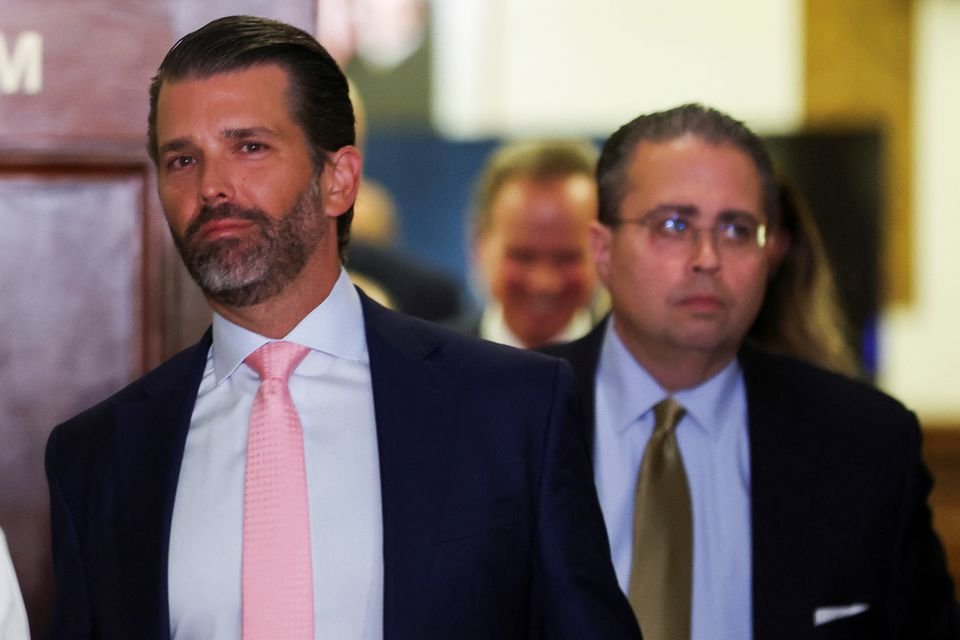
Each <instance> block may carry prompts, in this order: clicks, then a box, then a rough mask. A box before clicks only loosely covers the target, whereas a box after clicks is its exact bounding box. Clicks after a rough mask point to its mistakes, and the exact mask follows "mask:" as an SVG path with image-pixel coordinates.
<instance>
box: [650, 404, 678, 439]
mask: <svg viewBox="0 0 960 640" xmlns="http://www.w3.org/2000/svg"><path fill="white" fill-rule="evenodd" d="M685 413H686V410H685V409H684V408H683V407H682V406H680V403H678V402H677V401H676V400H674V399H673V398H664V399H663V400H661V401H660V402H658V403H657V404H655V405H654V406H653V416H654V419H655V423H654V426H653V431H654V433H656V432H658V431H667V432H670V431H673V430H674V429H675V428H676V427H677V425H678V424H679V423H680V420H681V419H683V416H684V414H685Z"/></svg>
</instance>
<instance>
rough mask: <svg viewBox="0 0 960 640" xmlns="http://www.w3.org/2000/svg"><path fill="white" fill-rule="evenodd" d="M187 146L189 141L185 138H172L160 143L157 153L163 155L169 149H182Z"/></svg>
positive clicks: (169, 150)
mask: <svg viewBox="0 0 960 640" xmlns="http://www.w3.org/2000/svg"><path fill="white" fill-rule="evenodd" d="M189 146H190V141H189V140H188V139H187V138H174V139H173V140H170V141H168V142H164V143H163V144H162V145H160V147H159V148H158V149H157V154H158V155H163V154H165V153H168V152H171V151H173V152H176V151H183V150H184V149H186V148H187V147H189Z"/></svg>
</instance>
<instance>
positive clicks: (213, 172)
mask: <svg viewBox="0 0 960 640" xmlns="http://www.w3.org/2000/svg"><path fill="white" fill-rule="evenodd" d="M232 198H233V181H232V179H231V178H230V175H229V172H228V171H226V170H225V168H224V167H223V165H222V164H221V163H218V162H210V161H207V162H204V163H203V165H202V166H201V167H200V199H201V200H203V202H204V203H207V204H216V203H217V202H219V201H223V200H227V201H229V200H231V199H232Z"/></svg>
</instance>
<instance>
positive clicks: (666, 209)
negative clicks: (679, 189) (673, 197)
mask: <svg viewBox="0 0 960 640" xmlns="http://www.w3.org/2000/svg"><path fill="white" fill-rule="evenodd" d="M660 213H676V214H679V215H681V216H695V215H697V214H698V213H700V209H698V208H697V207H696V206H695V205H692V204H676V203H672V202H663V203H661V204H658V205H657V206H655V207H654V208H653V209H650V210H649V211H647V213H646V214H645V215H648V216H652V215H656V214H660Z"/></svg>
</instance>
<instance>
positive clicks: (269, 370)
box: [244, 342, 310, 382]
mask: <svg viewBox="0 0 960 640" xmlns="http://www.w3.org/2000/svg"><path fill="white" fill-rule="evenodd" d="M308 353H310V348H309V347H305V346H303V345H300V344H295V343H293V342H268V343H267V344H265V345H263V346H262V347H260V348H259V349H257V350H256V351H254V352H253V353H251V354H250V355H249V356H247V359H246V360H244V362H246V363H247V364H248V365H249V366H250V368H251V369H253V370H254V371H256V372H257V374H259V376H260V381H261V382H262V381H264V380H272V379H279V380H283V381H284V382H286V381H287V380H289V379H290V374H291V373H293V370H294V369H296V368H297V365H299V364H300V363H301V362H303V359H304V358H306V357H307V354H308Z"/></svg>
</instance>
